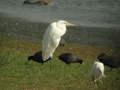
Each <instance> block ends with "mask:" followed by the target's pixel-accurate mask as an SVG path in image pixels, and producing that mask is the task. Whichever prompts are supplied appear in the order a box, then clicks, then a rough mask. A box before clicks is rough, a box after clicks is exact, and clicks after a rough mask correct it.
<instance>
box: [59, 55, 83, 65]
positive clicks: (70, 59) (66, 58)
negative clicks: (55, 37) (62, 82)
mask: <svg viewBox="0 0 120 90" xmlns="http://www.w3.org/2000/svg"><path fill="white" fill-rule="evenodd" d="M59 59H60V60H61V61H63V62H65V63H66V64H71V63H80V64H82V63H83V60H82V59H79V58H77V57H76V56H75V55H73V54H71V53H63V54H61V55H60V56H59Z"/></svg>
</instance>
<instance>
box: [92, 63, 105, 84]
mask: <svg viewBox="0 0 120 90" xmlns="http://www.w3.org/2000/svg"><path fill="white" fill-rule="evenodd" d="M90 76H91V78H92V80H93V81H94V82H96V80H98V79H100V78H102V77H104V76H105V75H104V65H103V63H101V62H98V61H96V62H94V64H93V67H92V69H91V71H90Z"/></svg>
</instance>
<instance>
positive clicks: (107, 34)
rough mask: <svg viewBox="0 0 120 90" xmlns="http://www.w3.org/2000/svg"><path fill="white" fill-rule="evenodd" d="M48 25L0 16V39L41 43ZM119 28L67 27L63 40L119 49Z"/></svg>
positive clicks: (69, 42) (70, 42)
mask: <svg viewBox="0 0 120 90" xmlns="http://www.w3.org/2000/svg"><path fill="white" fill-rule="evenodd" d="M47 26H48V23H42V22H41V23H35V22H30V21H27V20H25V19H21V18H14V17H8V16H4V15H2V14H0V37H1V40H2V39H5V38H9V39H17V40H27V41H33V42H41V40H42V37H43V33H44V31H45V30H46V28H47ZM119 35H120V28H118V27H107V28H104V27H85V26H77V27H68V31H67V33H66V34H65V35H64V36H63V39H64V40H65V41H66V43H68V44H80V45H91V46H100V47H107V48H120V39H119Z"/></svg>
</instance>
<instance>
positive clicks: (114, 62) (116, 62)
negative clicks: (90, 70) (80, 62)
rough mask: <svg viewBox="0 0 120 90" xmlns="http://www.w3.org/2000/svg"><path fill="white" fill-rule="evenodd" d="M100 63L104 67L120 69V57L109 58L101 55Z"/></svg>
mask: <svg viewBox="0 0 120 90" xmlns="http://www.w3.org/2000/svg"><path fill="white" fill-rule="evenodd" d="M97 58H98V59H99V61H100V62H102V63H103V64H104V65H106V66H108V67H110V68H111V69H112V68H120V57H119V56H108V55H106V54H105V53H101V54H99V55H98V57H97Z"/></svg>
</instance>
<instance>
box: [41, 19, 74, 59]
mask: <svg viewBox="0 0 120 90" xmlns="http://www.w3.org/2000/svg"><path fill="white" fill-rule="evenodd" d="M66 26H76V25H75V24H71V23H68V22H67V21H64V20H59V21H56V22H53V23H51V24H50V25H49V26H48V28H47V30H46V31H45V34H44V36H43V41H42V52H43V53H42V58H43V60H44V61H45V60H48V59H50V58H52V57H53V53H54V51H55V49H56V48H57V47H58V45H59V42H60V40H61V37H62V36H63V35H64V34H65V33H66Z"/></svg>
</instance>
